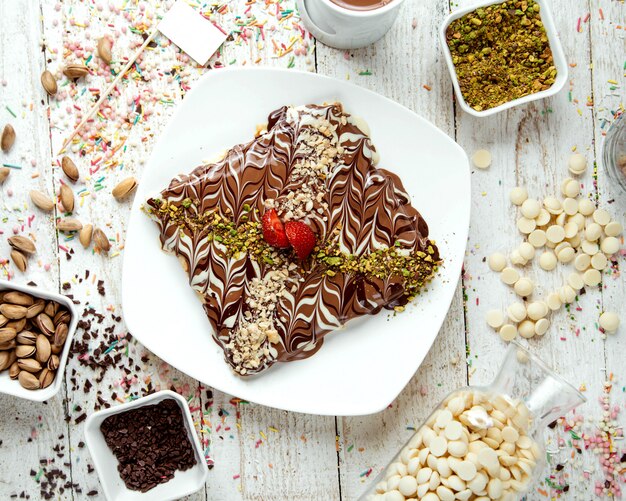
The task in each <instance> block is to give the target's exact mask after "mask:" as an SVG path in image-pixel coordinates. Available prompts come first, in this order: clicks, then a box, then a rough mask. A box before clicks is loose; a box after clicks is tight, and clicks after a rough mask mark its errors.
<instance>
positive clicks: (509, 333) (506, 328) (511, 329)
mask: <svg viewBox="0 0 626 501" xmlns="http://www.w3.org/2000/svg"><path fill="white" fill-rule="evenodd" d="M498 333H499V334H500V337H501V338H502V340H503V341H513V339H515V338H516V337H517V328H516V327H515V326H514V325H512V324H504V325H503V326H502V327H500V331H499V332H498Z"/></svg>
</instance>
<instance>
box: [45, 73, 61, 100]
mask: <svg viewBox="0 0 626 501" xmlns="http://www.w3.org/2000/svg"><path fill="white" fill-rule="evenodd" d="M41 86H42V87H43V88H44V90H45V91H46V93H47V94H48V95H49V96H54V95H55V94H56V93H57V90H58V87H57V80H56V78H54V75H53V74H52V73H50V72H49V71H48V70H45V71H44V72H43V73H42V74H41Z"/></svg>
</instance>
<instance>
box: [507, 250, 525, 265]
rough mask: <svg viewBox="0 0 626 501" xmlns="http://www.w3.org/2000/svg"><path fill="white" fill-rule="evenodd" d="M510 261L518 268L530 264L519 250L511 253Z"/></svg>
mask: <svg viewBox="0 0 626 501" xmlns="http://www.w3.org/2000/svg"><path fill="white" fill-rule="evenodd" d="M509 259H510V260H511V264H514V265H516V266H526V264H527V263H528V260H527V259H524V258H523V257H522V255H521V254H520V252H519V249H514V250H513V252H511V255H510V256H509Z"/></svg>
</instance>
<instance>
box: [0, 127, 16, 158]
mask: <svg viewBox="0 0 626 501" xmlns="http://www.w3.org/2000/svg"><path fill="white" fill-rule="evenodd" d="M13 143H15V129H14V128H13V126H12V125H11V124H6V125H5V126H4V129H3V130H2V137H0V148H2V151H4V152H5V153H8V151H9V150H10V149H11V146H13Z"/></svg>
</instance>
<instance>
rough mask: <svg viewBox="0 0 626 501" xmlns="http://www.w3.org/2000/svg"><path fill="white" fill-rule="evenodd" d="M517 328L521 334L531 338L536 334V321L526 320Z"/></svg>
mask: <svg viewBox="0 0 626 501" xmlns="http://www.w3.org/2000/svg"><path fill="white" fill-rule="evenodd" d="M517 330H518V332H519V335H520V336H522V337H523V338H526V339H530V338H531V337H533V336H534V335H535V322H533V321H532V320H524V321H523V322H522V323H520V324H519V325H518V326H517Z"/></svg>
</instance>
